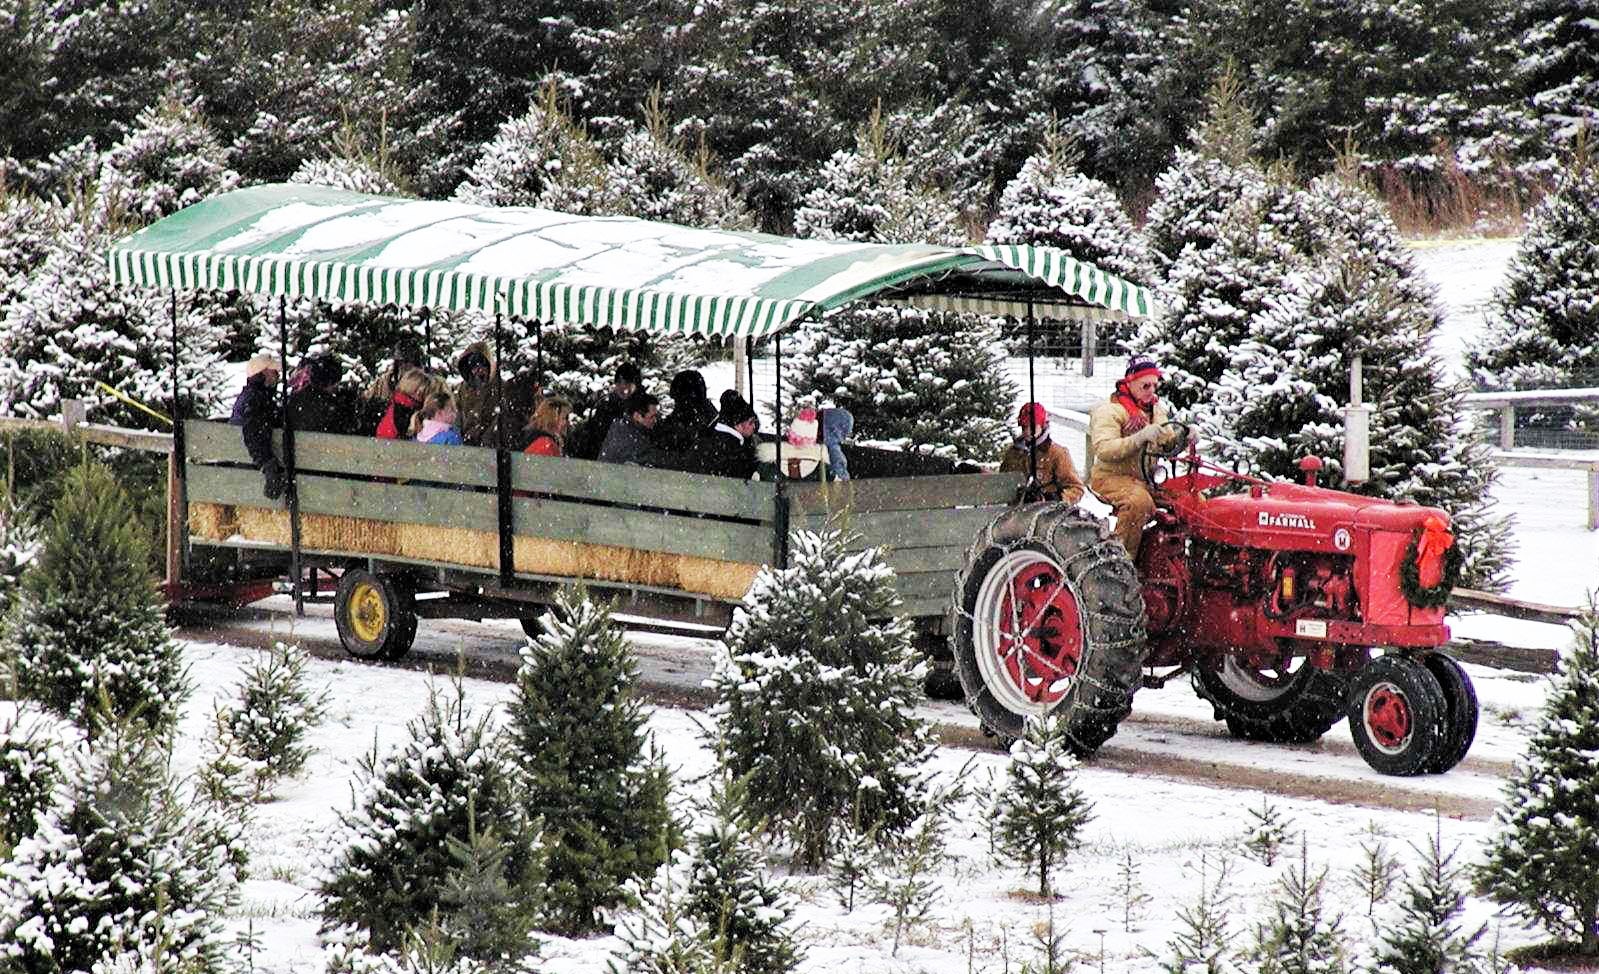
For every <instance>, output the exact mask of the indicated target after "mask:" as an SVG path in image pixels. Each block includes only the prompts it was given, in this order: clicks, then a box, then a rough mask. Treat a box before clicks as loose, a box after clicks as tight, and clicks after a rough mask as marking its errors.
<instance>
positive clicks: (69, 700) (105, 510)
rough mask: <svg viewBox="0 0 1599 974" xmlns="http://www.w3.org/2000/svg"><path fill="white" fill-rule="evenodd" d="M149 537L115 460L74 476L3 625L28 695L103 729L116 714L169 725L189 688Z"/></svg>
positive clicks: (158, 727) (4, 653)
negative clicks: (112, 466)
mask: <svg viewBox="0 0 1599 974" xmlns="http://www.w3.org/2000/svg"><path fill="white" fill-rule="evenodd" d="M148 546H149V540H148V538H146V536H145V534H144V528H143V526H142V525H141V524H140V523H139V521H138V520H137V519H136V518H135V517H134V515H133V511H132V509H131V506H130V503H129V500H128V496H127V494H125V493H124V492H123V490H122V487H121V486H120V485H118V484H117V482H116V480H115V479H113V477H112V474H111V472H110V471H109V470H107V469H106V468H105V467H102V466H100V465H98V464H93V463H85V464H83V465H81V466H79V467H77V468H75V469H74V470H73V471H72V472H71V473H69V474H68V479H67V484H66V488H65V490H64V491H63V492H62V495H61V497H60V498H59V499H58V500H57V501H56V503H55V509H54V511H53V512H52V515H51V518H50V521H49V523H48V524H47V526H46V528H45V532H44V547H43V550H42V551H41V552H40V555H39V562H38V564H37V565H36V566H35V567H34V568H32V569H31V570H30V571H29V572H28V573H27V575H26V576H24V578H23V582H22V591H21V592H20V593H19V595H18V604H17V607H16V609H15V611H14V612H13V613H12V614H11V615H10V616H9V617H8V618H7V619H6V621H5V623H4V625H3V629H0V657H8V658H9V659H10V660H11V665H12V667H13V668H14V670H15V673H16V677H17V683H18V686H19V688H20V690H21V691H22V693H23V695H24V696H26V697H29V698H31V699H34V700H38V701H39V702H40V703H41V704H43V705H44V706H45V707H46V708H48V709H49V710H51V711H52V712H54V713H57V714H60V715H61V716H63V717H66V718H67V719H69V720H71V721H72V722H74V723H76V724H77V725H78V726H80V727H83V728H84V729H85V730H87V731H89V732H90V733H91V734H95V733H98V732H99V730H101V729H102V728H103V725H104V724H105V722H106V721H107V720H108V719H109V720H112V721H117V720H130V721H132V722H134V723H135V724H137V725H138V726H142V727H146V728H149V729H152V730H155V731H158V732H165V731H167V730H169V729H171V727H172V726H173V724H174V723H175V722H176V721H177V719H178V711H179V708H180V707H181V706H182V704H183V700H184V697H185V696H186V695H187V693H188V690H189V684H188V680H187V678H186V677H185V675H184V666H183V657H182V653H181V652H180V651H179V649H178V646H177V644H176V643H175V642H174V641H173V639H172V633H171V631H170V630H168V629H167V624H166V619H165V618H164V617H163V615H162V611H161V605H160V602H159V599H158V597H157V595H156V591H155V580H154V579H153V578H152V577H151V575H150V567H149V560H148V557H147V553H148Z"/></svg>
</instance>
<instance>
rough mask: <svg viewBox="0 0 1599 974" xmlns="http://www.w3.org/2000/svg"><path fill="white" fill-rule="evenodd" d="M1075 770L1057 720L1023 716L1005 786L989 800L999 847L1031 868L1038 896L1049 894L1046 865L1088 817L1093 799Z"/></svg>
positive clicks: (1077, 837) (1074, 845) (1077, 835)
mask: <svg viewBox="0 0 1599 974" xmlns="http://www.w3.org/2000/svg"><path fill="white" fill-rule="evenodd" d="M1075 770H1077V759H1076V757H1074V756H1073V755H1072V753H1071V749H1070V747H1069V746H1068V745H1067V742H1066V737H1065V734H1064V729H1063V728H1062V726H1061V724H1060V721H1058V720H1056V719H1052V718H1045V719H1043V720H1036V719H1029V720H1028V725H1027V731H1026V733H1025V734H1023V736H1022V739H1021V740H1019V741H1017V742H1016V743H1015V744H1013V745H1012V746H1011V752H1010V770H1009V774H1008V780H1007V782H1006V787H1005V790H1004V791H1002V792H1000V794H999V795H998V796H997V797H996V800H995V802H994V808H993V812H992V814H993V817H994V818H995V819H996V820H998V822H999V835H998V839H999V847H1000V849H1001V850H1003V851H1004V852H1005V853H1006V854H1007V855H1008V856H1010V858H1011V859H1012V860H1013V861H1015V862H1018V863H1021V864H1024V865H1027V866H1029V867H1031V868H1034V869H1036V870H1037V874H1038V895H1039V896H1051V895H1053V889H1052V887H1051V886H1050V882H1049V871H1050V869H1052V868H1053V867H1055V866H1062V865H1065V863H1066V859H1067V857H1068V856H1070V855H1071V854H1072V853H1073V852H1075V851H1076V850H1077V849H1078V848H1079V847H1080V846H1081V845H1082V842H1083V839H1082V831H1083V828H1084V827H1085V826H1087V824H1088V823H1089V822H1090V821H1091V820H1092V819H1093V812H1092V808H1093V805H1092V804H1091V803H1090V802H1089V801H1088V799H1087V798H1085V797H1083V793H1082V792H1081V791H1079V790H1078V789H1077V786H1076V785H1075V784H1074V783H1073V781H1072V777H1073V775H1072V772H1073V771H1075Z"/></svg>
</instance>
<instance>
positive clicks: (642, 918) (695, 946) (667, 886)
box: [606, 849, 732, 974]
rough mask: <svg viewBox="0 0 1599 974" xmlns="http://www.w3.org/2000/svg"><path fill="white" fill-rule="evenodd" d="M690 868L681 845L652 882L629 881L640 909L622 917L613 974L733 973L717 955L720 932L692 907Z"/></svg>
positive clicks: (610, 968)
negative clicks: (689, 900)
mask: <svg viewBox="0 0 1599 974" xmlns="http://www.w3.org/2000/svg"><path fill="white" fill-rule="evenodd" d="M691 869H692V860H691V857H690V856H689V854H688V852H687V850H684V849H676V850H673V852H672V854H671V856H670V857H669V858H668V859H667V861H666V862H664V863H662V864H661V866H660V868H659V869H657V870H656V872H655V876H654V877H653V878H652V879H651V880H650V882H648V883H642V882H640V881H639V880H636V879H635V880H632V881H630V882H629V884H628V899H631V900H635V901H637V902H638V903H639V909H638V910H637V911H633V912H628V913H624V914H623V915H622V917H621V919H619V920H618V921H617V924H616V938H617V939H618V940H619V941H621V944H620V946H619V948H618V949H617V950H616V951H615V952H614V953H613V954H612V956H611V959H610V962H609V963H608V964H607V966H606V970H607V971H609V972H610V974H730V972H731V970H732V966H731V964H729V963H727V962H724V961H719V960H718V959H717V953H716V932H715V931H714V930H711V929H709V928H707V927H706V926H705V923H704V921H703V920H702V919H701V918H699V917H697V916H695V915H694V913H693V912H692V911H691V910H690V909H689V906H688V887H689V883H690V881H691V880H690V871H691Z"/></svg>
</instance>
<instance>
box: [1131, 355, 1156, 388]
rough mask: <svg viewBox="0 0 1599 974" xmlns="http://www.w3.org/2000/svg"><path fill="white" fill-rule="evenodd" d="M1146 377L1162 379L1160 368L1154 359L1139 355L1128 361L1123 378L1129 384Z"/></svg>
mask: <svg viewBox="0 0 1599 974" xmlns="http://www.w3.org/2000/svg"><path fill="white" fill-rule="evenodd" d="M1146 375H1152V376H1154V377H1155V378H1157V379H1159V378H1162V376H1161V372H1160V366H1158V365H1156V364H1155V360H1154V359H1152V358H1148V357H1146V356H1143V355H1139V356H1136V357H1134V358H1132V359H1129V360H1128V362H1127V374H1126V375H1125V376H1123V378H1125V379H1126V380H1127V381H1129V382H1131V381H1132V380H1134V379H1142V378H1143V377H1144V376H1146Z"/></svg>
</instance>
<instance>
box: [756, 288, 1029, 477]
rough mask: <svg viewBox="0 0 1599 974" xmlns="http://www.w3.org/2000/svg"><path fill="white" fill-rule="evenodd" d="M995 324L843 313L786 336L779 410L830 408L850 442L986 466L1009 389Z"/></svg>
mask: <svg viewBox="0 0 1599 974" xmlns="http://www.w3.org/2000/svg"><path fill="white" fill-rule="evenodd" d="M999 322H1000V319H998V318H990V317H984V316H980V315H970V314H960V313H957V312H949V311H929V310H925V309H921V308H892V307H887V306H882V307H849V308H843V309H840V310H838V311H834V312H831V313H830V314H828V315H827V316H826V317H825V318H824V319H823V320H822V321H821V322H818V323H817V324H815V325H807V326H801V327H800V328H798V329H795V334H794V340H793V344H792V345H790V346H789V347H788V348H785V349H784V351H785V353H786V354H787V355H789V356H791V358H789V359H788V361H789V362H791V363H792V365H791V366H785V368H784V370H783V372H784V376H783V383H784V390H785V391H784V400H785V401H786V402H799V401H801V400H803V399H808V400H810V401H813V402H822V401H830V402H833V403H835V404H837V405H839V406H841V407H843V408H845V409H848V410H849V411H850V412H851V413H853V414H854V416H855V438H856V439H858V440H873V441H887V442H892V443H896V444H898V445H901V446H903V447H904V448H906V449H910V450H914V451H918V452H926V453H932V454H935V455H939V456H947V457H954V458H970V459H978V460H991V459H993V458H994V457H995V456H998V454H999V451H1000V449H1001V448H1003V447H1004V445H1005V443H1006V442H1007V438H1008V437H1009V435H1010V432H1009V428H1008V426H1007V423H1008V421H1009V419H1010V417H1011V413H1012V407H1013V405H1014V403H1015V401H1016V396H1017V389H1016V385H1015V383H1013V382H1012V381H1011V380H1010V377H1009V375H1007V374H1006V372H1005V359H1004V354H1005V353H1004V344H1003V343H1002V342H1001V340H1000V326H999Z"/></svg>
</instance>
